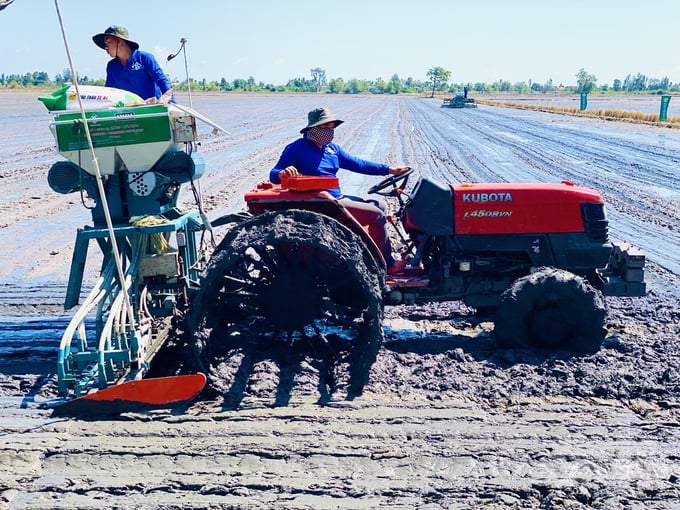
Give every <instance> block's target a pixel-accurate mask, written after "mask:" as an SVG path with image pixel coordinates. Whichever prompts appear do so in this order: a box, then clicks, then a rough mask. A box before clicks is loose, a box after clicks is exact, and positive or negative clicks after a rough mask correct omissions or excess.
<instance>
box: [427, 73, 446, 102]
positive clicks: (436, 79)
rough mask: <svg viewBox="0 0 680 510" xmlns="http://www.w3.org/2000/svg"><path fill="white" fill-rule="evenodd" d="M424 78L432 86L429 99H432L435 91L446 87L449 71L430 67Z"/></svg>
mask: <svg viewBox="0 0 680 510" xmlns="http://www.w3.org/2000/svg"><path fill="white" fill-rule="evenodd" d="M426 76H427V78H428V79H429V82H430V83H431V84H432V95H430V97H434V92H435V90H437V89H439V88H441V87H445V86H446V83H447V82H448V81H449V78H451V71H447V70H446V69H444V68H443V67H432V68H430V70H429V71H427V75H426Z"/></svg>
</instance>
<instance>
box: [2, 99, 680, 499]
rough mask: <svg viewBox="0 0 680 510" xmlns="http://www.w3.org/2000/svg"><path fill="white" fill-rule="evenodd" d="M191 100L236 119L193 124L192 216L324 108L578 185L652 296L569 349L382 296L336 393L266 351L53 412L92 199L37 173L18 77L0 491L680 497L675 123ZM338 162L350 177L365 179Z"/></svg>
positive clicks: (492, 171) (625, 306) (419, 144)
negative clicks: (211, 375) (233, 377)
mask: <svg viewBox="0 0 680 510" xmlns="http://www.w3.org/2000/svg"><path fill="white" fill-rule="evenodd" d="M179 100H180V102H182V103H183V104H188V98H187V97H180V98H179ZM651 101H657V99H655V98H652V99H651ZM193 102H194V104H193V106H194V107H195V108H196V109H197V110H198V111H199V112H201V113H203V114H204V115H207V116H208V117H210V118H211V119H212V120H214V121H215V122H217V123H219V124H220V125H221V126H223V127H224V128H226V129H227V130H229V131H230V133H231V135H224V134H217V135H215V134H212V133H211V132H210V127H208V126H207V125H200V128H201V131H202V134H203V140H202V143H201V147H200V151H201V153H202V155H203V156H204V158H205V160H206V167H207V172H206V175H205V176H204V177H203V178H202V179H201V189H202V193H203V201H204V204H205V207H206V209H207V210H208V212H209V215H215V216H216V215H218V214H221V213H224V212H229V211H238V210H240V209H241V208H242V206H243V202H242V196H243V193H244V192H245V191H246V190H248V189H249V188H250V187H252V186H253V185H254V184H255V183H257V182H258V181H261V180H264V179H266V176H267V174H268V171H269V169H270V168H271V166H272V165H273V164H274V162H275V161H276V159H277V157H278V155H279V153H280V151H281V149H282V148H283V147H284V145H285V144H286V143H288V142H290V141H292V140H294V139H295V138H296V136H297V133H298V131H299V129H300V128H302V127H303V126H304V125H305V123H306V112H307V111H308V110H310V109H312V108H314V107H316V106H319V105H322V106H328V107H330V108H331V109H332V110H333V111H334V112H336V113H337V114H338V115H339V116H340V117H341V118H343V119H344V120H345V123H344V124H343V125H342V126H341V127H340V128H338V130H337V132H336V141H338V142H339V143H340V144H341V145H343V146H344V147H345V148H346V149H348V150H349V151H350V152H352V153H354V154H356V155H359V156H362V157H365V158H367V159H373V160H376V161H384V162H388V163H391V164H395V165H396V164H402V163H403V164H409V165H411V166H413V167H414V168H415V169H416V171H417V172H418V173H419V174H422V175H429V176H431V177H433V178H435V179H437V180H440V181H441V182H465V181H473V182H474V181H539V182H552V181H560V180H563V179H564V180H569V181H572V182H575V183H577V184H583V185H587V186H592V187H595V188H597V189H598V190H600V191H601V192H602V194H603V195H604V197H605V200H606V201H607V203H608V214H609V221H610V236H611V237H612V239H616V240H624V241H629V242H632V243H634V244H636V245H637V246H640V247H641V248H642V249H643V250H644V251H645V252H646V254H647V260H648V269H647V285H648V295H647V296H646V297H644V298H630V299H622V298H621V299H615V298H607V306H608V309H609V316H608V331H609V332H608V336H607V338H606V339H605V342H604V345H603V347H602V349H601V350H600V351H599V352H597V353H595V354H592V355H588V356H573V355H570V354H569V353H566V352H551V353H547V352H535V351H524V350H510V349H500V348H498V347H497V346H496V344H495V340H494V337H493V335H492V329H493V323H490V322H481V321H479V320H478V319H477V318H476V317H475V315H474V313H473V312H474V310H470V309H468V308H466V307H465V306H463V305H460V304H458V303H449V304H443V305H442V304H437V305H429V306H412V307H403V306H400V307H388V308H387V309H386V311H385V314H386V320H385V322H384V330H385V343H384V345H383V347H382V349H381V351H380V352H379V354H378V359H377V361H376V363H375V364H374V365H373V367H372V369H371V372H370V379H369V383H368V385H367V387H366V389H365V392H364V394H363V395H361V396H360V397H358V398H355V399H347V398H346V394H345V393H344V391H343V388H344V387H343V385H342V384H340V385H339V386H338V388H337V390H336V391H333V392H330V393H328V392H327V391H325V390H324V384H322V381H321V379H322V377H321V373H322V371H323V370H322V365H323V360H321V359H317V358H316V357H315V356H312V355H309V353H304V352H287V351H286V350H285V349H271V350H267V351H260V352H256V353H255V356H254V357H253V359H251V360H250V361H251V362H250V364H249V365H248V366H245V367H243V368H244V369H245V371H246V378H245V379H244V380H243V383H242V384H240V385H239V386H238V388H236V387H235V388H234V391H232V392H231V394H230V395H229V398H218V399H213V400H202V401H199V402H196V403H194V404H192V405H190V406H187V407H186V408H182V409H175V410H172V411H164V410H160V411H152V412H145V413H128V414H125V415H123V416H121V417H119V418H117V419H112V418H102V419H97V420H86V419H73V418H71V419H69V418H54V417H52V416H51V412H50V410H49V409H48V408H46V406H45V404H46V403H49V401H50V399H53V398H54V397H55V396H56V393H55V377H56V376H55V373H54V372H55V368H56V349H57V346H58V343H59V339H60V336H61V332H62V331H63V329H64V328H65V327H66V324H67V321H68V317H70V315H71V313H72V311H69V312H65V311H64V310H63V308H62V306H61V304H62V301H63V297H64V293H65V289H66V281H67V278H68V272H69V264H70V257H71V250H72V249H73V242H74V240H75V231H76V228H78V227H79V226H81V225H84V224H87V223H89V221H90V218H89V213H88V211H87V210H85V209H84V208H83V206H82V204H81V203H80V196H79V195H78V194H72V195H58V194H56V193H54V192H52V191H51V190H50V189H49V187H48V184H47V179H46V175H47V170H48V169H49V167H50V165H51V164H52V163H53V162H54V161H55V160H57V159H58V155H56V154H55V152H54V142H53V139H52V136H51V134H50V132H49V129H48V124H49V120H50V117H49V115H48V113H47V111H46V110H45V109H44V107H43V106H42V104H40V103H39V102H38V101H37V99H36V95H35V94H27V93H2V94H0V190H1V193H0V213H1V214H0V356H1V357H0V437H1V441H0V445H1V447H0V473H2V477H1V478H0V508H13V509H25V508H33V509H38V508H40V509H48V508H140V509H141V508H166V509H171V508H173V509H174V508H309V509H312V508H314V509H316V508H362V509H363V508H366V509H368V508H494V509H505V508H508V509H509V508H544V509H582V508H583V509H585V508H606V509H619V508H626V509H677V508H680V446H679V444H680V441H679V440H680V398H679V397H680V312H679V310H678V305H677V302H678V298H679V297H680V291H679V290H678V289H679V288H680V287H679V286H678V284H679V282H680V250H679V249H678V247H679V246H680V179H679V178H678V170H677V169H678V166H679V165H680V132H678V131H677V130H668V129H660V128H655V127H650V126H636V125H631V124H618V123H614V122H600V121H594V120H587V119H581V118H571V117H566V116H563V115H551V114H544V113H537V112H529V111H519V110H512V109H502V108H494V107H490V106H480V107H479V108H476V109H465V110H451V109H442V108H440V101H439V100H431V99H424V98H415V97H413V98H408V97H344V96H309V95H293V96H264V95H254V96H240V95H227V96H224V95H222V96H220V95H201V94H194V97H193ZM340 178H341V182H342V184H343V189H344V191H345V193H347V194H363V192H364V191H365V190H366V189H367V188H368V187H369V186H371V185H372V184H375V182H376V179H375V178H370V177H363V176H356V175H350V174H349V173H344V174H343V173H341V174H340ZM191 198H192V197H190V196H189V195H187V196H184V197H183V200H184V201H185V203H186V205H187V206H191ZM218 234H222V233H221V232H218ZM99 260H100V258H99V256H98V254H96V253H95V252H94V251H93V252H92V260H91V262H90V261H88V266H87V268H86V271H87V277H86V281H89V282H92V281H93V279H94V277H95V276H96V274H97V270H98V261H99Z"/></svg>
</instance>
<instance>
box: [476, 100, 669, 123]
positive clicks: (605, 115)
mask: <svg viewBox="0 0 680 510" xmlns="http://www.w3.org/2000/svg"><path fill="white" fill-rule="evenodd" d="M475 102H476V103H477V104H485V105H490V106H501V107H504V108H518V109H520V110H535V111H539V112H550V113H560V114H563V115H574V116H577V117H595V118H598V119H603V120H618V121H624V122H634V123H637V124H653V125H655V126H660V127H668V128H680V117H669V118H668V119H667V120H665V121H660V120H659V115H658V114H655V113H642V112H630V111H627V110H612V109H602V108H600V109H597V110H581V109H579V108H568V107H560V106H546V105H540V104H525V103H516V102H512V101H498V100H495V99H477V98H475Z"/></svg>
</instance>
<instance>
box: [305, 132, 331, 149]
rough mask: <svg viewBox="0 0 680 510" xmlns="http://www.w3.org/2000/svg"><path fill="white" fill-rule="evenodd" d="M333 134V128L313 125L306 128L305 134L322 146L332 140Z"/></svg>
mask: <svg viewBox="0 0 680 510" xmlns="http://www.w3.org/2000/svg"><path fill="white" fill-rule="evenodd" d="M334 134H335V128H320V127H313V128H309V129H308V130H307V134H306V136H307V138H309V139H310V140H311V141H312V142H314V143H316V144H317V145H320V146H321V147H323V146H324V145H328V144H329V143H331V142H332V141H333V136H334Z"/></svg>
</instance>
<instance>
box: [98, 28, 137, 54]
mask: <svg viewBox="0 0 680 510" xmlns="http://www.w3.org/2000/svg"><path fill="white" fill-rule="evenodd" d="M107 35H110V36H113V37H117V38H118V39H123V41H125V42H126V43H128V45H129V46H130V48H131V49H132V51H135V50H136V49H138V48H139V44H137V43H136V42H135V41H133V40H132V39H130V36H129V35H128V31H127V28H125V27H121V26H119V25H111V26H110V27H109V28H107V29H106V30H104V32H102V33H101V34H97V35H93V36H92V40H93V41H94V43H95V44H96V45H97V46H99V47H100V48H102V49H106V45H105V44H104V38H105V37H106V36H107Z"/></svg>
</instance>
